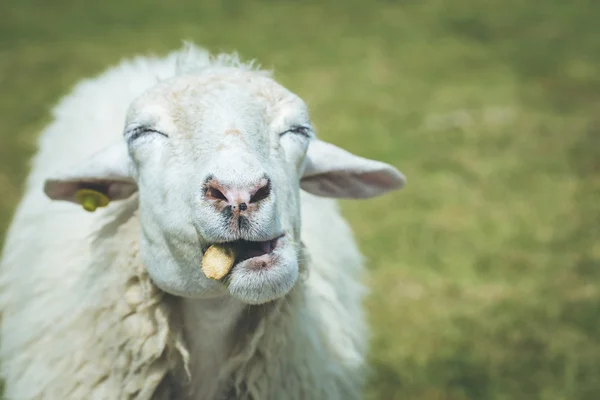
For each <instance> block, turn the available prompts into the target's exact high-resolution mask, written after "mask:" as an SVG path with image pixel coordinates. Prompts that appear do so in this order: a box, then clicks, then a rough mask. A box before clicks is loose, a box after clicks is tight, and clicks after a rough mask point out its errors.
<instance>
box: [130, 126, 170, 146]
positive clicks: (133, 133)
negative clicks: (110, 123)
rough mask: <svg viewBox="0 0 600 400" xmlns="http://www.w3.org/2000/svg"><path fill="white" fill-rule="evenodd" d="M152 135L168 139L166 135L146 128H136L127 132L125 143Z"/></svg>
mask: <svg viewBox="0 0 600 400" xmlns="http://www.w3.org/2000/svg"><path fill="white" fill-rule="evenodd" d="M152 133H158V134H159V135H162V136H164V137H169V135H167V134H166V133H164V132H161V131H158V130H156V129H153V128H150V127H148V126H138V127H135V128H133V129H131V130H130V131H129V132H127V135H126V136H127V142H132V141H133V140H135V139H137V138H139V137H141V136H145V135H149V134H152Z"/></svg>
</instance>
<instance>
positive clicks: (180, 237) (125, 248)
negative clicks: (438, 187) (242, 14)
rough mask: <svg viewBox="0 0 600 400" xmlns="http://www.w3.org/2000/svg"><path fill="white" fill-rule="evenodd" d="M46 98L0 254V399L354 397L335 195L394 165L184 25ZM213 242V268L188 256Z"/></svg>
mask: <svg viewBox="0 0 600 400" xmlns="http://www.w3.org/2000/svg"><path fill="white" fill-rule="evenodd" d="M53 117H54V118H53V121H52V122H51V123H50V125H49V126H47V127H46V128H45V130H44V131H43V132H42V133H41V135H40V138H39V148H38V151H37V153H36V154H35V156H34V158H33V160H32V166H31V171H30V174H29V176H28V178H27V181H26V186H25V193H24V195H23V198H22V200H21V202H20V203H19V205H18V207H17V209H16V212H15V215H14V218H13V221H12V223H11V225H10V227H9V230H8V232H7V239H6V242H5V246H4V251H3V257H2V260H1V263H0V309H1V322H0V365H1V374H2V378H3V379H4V381H5V396H6V398H7V399H19V400H25V399H42V398H43V399H175V398H176V399H211V400H212V399H233V398H235V399H248V400H250V399H292V400H293V399H329V400H335V399H358V398H360V397H361V393H362V391H363V386H364V383H365V376H366V372H367V371H368V366H367V362H366V354H367V351H368V347H369V346H368V342H369V337H370V334H369V328H368V323H367V320H366V315H365V310H364V309H363V304H362V302H363V299H364V296H365V295H366V294H367V293H368V291H367V289H366V285H364V284H363V283H362V276H363V274H364V260H363V255H362V253H361V252H360V250H359V249H358V247H357V243H356V241H355V238H354V235H353V233H352V230H351V228H350V226H349V224H348V222H347V221H346V220H345V219H344V218H343V216H342V215H341V213H340V211H339V208H338V204H337V201H338V200H337V199H342V198H347V199H368V198H373V197H375V196H380V195H383V194H385V193H388V192H390V191H393V190H398V189H400V188H402V187H403V186H404V185H405V182H406V178H405V176H404V175H403V174H402V173H401V172H400V171H398V170H397V169H396V168H395V167H393V166H391V165H389V164H386V163H383V162H380V161H375V160H369V159H366V158H363V157H360V156H358V155H354V154H352V153H350V152H348V151H346V150H343V149H341V148H339V147H337V146H335V145H333V144H331V143H327V142H325V141H322V140H321V139H318V138H317V136H316V133H315V129H314V127H313V125H312V124H311V121H310V119H309V115H308V109H307V106H306V104H305V103H304V102H303V100H302V99H300V98H299V97H298V96H297V95H295V94H294V93H292V92H290V91H289V90H287V89H286V88H284V87H283V86H281V85H280V84H278V83H277V82H276V81H275V79H274V78H273V74H272V72H271V71H268V70H265V69H263V68H262V67H260V66H259V65H257V64H255V63H254V61H251V62H243V61H241V60H240V58H239V56H238V55H237V53H222V54H218V55H216V56H213V55H211V54H210V53H209V52H208V51H207V50H205V49H203V48H201V47H198V46H196V45H195V44H192V43H185V44H184V46H183V48H180V49H177V50H174V51H172V52H171V53H169V54H167V55H166V56H163V57H159V56H150V55H147V56H142V55H138V56H136V57H132V58H128V59H123V60H121V61H120V62H119V63H118V64H116V65H114V66H112V67H110V68H108V69H107V70H105V71H104V72H103V73H101V74H100V75H98V76H96V77H95V78H90V79H86V80H83V81H81V82H79V83H78V84H77V85H76V86H75V87H74V88H73V90H72V92H71V93H69V94H68V95H66V96H65V97H64V98H63V99H62V100H61V101H60V102H59V103H58V105H57V106H56V107H55V108H54V110H53ZM86 191H87V192H86ZM215 244H219V245H222V246H230V247H231V248H233V246H234V245H235V246H237V247H236V248H237V249H238V250H236V251H237V253H236V254H237V256H236V264H235V265H234V266H233V268H232V269H231V270H230V271H228V273H227V274H226V276H225V277H224V278H222V279H209V278H208V277H207V276H205V275H204V274H203V272H202V269H201V265H202V257H203V253H204V252H205V251H206V250H207V249H208V248H209V247H210V246H212V245H215Z"/></svg>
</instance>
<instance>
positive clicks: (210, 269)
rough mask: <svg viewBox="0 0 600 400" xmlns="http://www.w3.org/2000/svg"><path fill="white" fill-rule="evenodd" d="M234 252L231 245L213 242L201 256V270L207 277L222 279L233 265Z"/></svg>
mask: <svg viewBox="0 0 600 400" xmlns="http://www.w3.org/2000/svg"><path fill="white" fill-rule="evenodd" d="M235 253H236V250H235V248H234V247H233V246H232V245H228V244H213V245H212V246H210V247H209V248H208V249H207V250H206V252H205V253H204V257H202V272H204V275H206V277H207V278H210V279H215V280H219V279H222V278H223V277H224V276H225V275H227V274H228V273H229V271H230V270H231V268H232V267H233V263H234V262H235V256H236V254H235Z"/></svg>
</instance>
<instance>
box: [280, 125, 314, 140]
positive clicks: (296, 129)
mask: <svg viewBox="0 0 600 400" xmlns="http://www.w3.org/2000/svg"><path fill="white" fill-rule="evenodd" d="M286 133H293V134H295V135H301V136H304V137H310V127H308V126H304V125H295V126H292V127H291V128H290V129H288V130H287V131H284V132H281V133H280V134H279V136H283V135H285V134H286Z"/></svg>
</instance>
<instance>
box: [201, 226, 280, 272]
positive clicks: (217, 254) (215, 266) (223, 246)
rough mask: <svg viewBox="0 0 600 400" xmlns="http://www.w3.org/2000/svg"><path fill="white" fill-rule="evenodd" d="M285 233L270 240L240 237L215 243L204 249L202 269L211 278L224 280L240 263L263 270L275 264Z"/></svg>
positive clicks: (253, 268)
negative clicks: (276, 252) (252, 239)
mask: <svg viewBox="0 0 600 400" xmlns="http://www.w3.org/2000/svg"><path fill="white" fill-rule="evenodd" d="M283 236H284V235H283V234H282V235H280V236H278V237H276V238H274V239H270V240H262V241H251V240H244V239H238V240H235V241H231V242H221V243H215V244H212V245H210V246H208V247H207V248H204V249H202V250H203V253H204V257H203V258H202V270H203V272H204V274H205V275H206V276H207V277H208V278H210V279H216V280H222V279H223V278H224V277H226V276H227V275H229V274H230V273H231V270H232V269H233V268H235V267H236V266H237V265H239V264H243V265H245V266H246V267H248V268H249V269H252V270H261V269H265V268H268V267H269V266H272V265H273V264H274V261H275V260H276V259H277V255H276V254H274V253H275V251H276V250H277V249H279V248H280V247H281V246H282V245H283V243H282V242H283V240H281V239H282V238H283Z"/></svg>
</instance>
